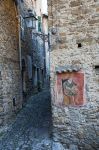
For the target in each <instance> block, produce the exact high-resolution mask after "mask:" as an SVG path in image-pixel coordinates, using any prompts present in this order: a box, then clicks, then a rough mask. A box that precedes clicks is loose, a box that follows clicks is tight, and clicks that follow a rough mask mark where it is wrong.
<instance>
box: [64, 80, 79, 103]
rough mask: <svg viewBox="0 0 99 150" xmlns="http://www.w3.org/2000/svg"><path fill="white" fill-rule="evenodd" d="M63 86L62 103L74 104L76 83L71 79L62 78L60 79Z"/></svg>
mask: <svg viewBox="0 0 99 150" xmlns="http://www.w3.org/2000/svg"><path fill="white" fill-rule="evenodd" d="M62 86H63V95H64V102H63V103H64V104H65V105H76V101H77V99H76V98H77V95H78V88H77V84H76V83H75V82H74V81H73V79H71V78H69V79H64V80H62Z"/></svg>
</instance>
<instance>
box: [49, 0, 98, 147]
mask: <svg viewBox="0 0 99 150" xmlns="http://www.w3.org/2000/svg"><path fill="white" fill-rule="evenodd" d="M48 9H49V31H50V34H51V38H50V47H51V49H50V51H51V52H50V59H51V60H50V66H51V69H50V71H51V73H50V75H51V95H52V108H53V109H52V113H53V126H54V128H53V135H54V140H55V141H60V142H61V143H62V144H63V145H64V147H65V148H69V147H71V146H70V145H72V144H73V145H77V146H78V149H82V150H93V149H98V147H99V75H98V74H96V70H95V66H96V65H99V1H98V0H90V1H89V0H86V1H84V0H75V1H74V0H49V1H48ZM68 65H70V66H74V67H75V66H78V67H81V71H82V72H83V73H84V76H85V89H84V90H85V99H86V103H85V105H82V106H60V105H57V86H56V87H55V85H56V83H57V74H56V69H55V68H56V67H58V68H59V66H61V67H66V66H68Z"/></svg>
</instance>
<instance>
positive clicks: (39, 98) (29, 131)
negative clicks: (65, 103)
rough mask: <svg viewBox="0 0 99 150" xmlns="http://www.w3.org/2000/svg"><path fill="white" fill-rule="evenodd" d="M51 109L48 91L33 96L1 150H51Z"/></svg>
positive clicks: (0, 147)
mask: <svg viewBox="0 0 99 150" xmlns="http://www.w3.org/2000/svg"><path fill="white" fill-rule="evenodd" d="M50 137H51V108H50V94H49V92H48V91H44V92H41V93H39V94H37V95H35V96H32V97H31V98H30V99H29V100H28V103H27V104H26V106H25V107H24V108H23V109H22V110H21V112H20V113H19V114H18V116H17V118H16V120H15V122H14V124H13V125H12V127H11V128H10V130H9V131H8V132H7V133H6V134H5V135H4V137H3V139H2V141H1V142H0V145H1V146H0V150H48V149H49V150H50V149H51V140H50Z"/></svg>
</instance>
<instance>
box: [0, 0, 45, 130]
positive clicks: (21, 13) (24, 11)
mask: <svg viewBox="0 0 99 150" xmlns="http://www.w3.org/2000/svg"><path fill="white" fill-rule="evenodd" d="M41 7H42V5H41V3H40V1H39V0H36V1H35V0H32V1H31V0H1V4H0V127H2V128H3V127H4V126H7V125H8V124H9V122H11V121H12V118H15V115H16V113H17V112H18V110H20V109H21V108H22V105H23V104H24V102H25V100H26V96H27V95H29V94H30V93H32V94H33V92H35V90H36V92H37V91H39V90H41V89H42V88H43V87H44V83H45V82H46V58H45V57H46V47H45V42H46V41H45V37H46V38H48V36H47V35H46V36H45V33H43V31H42V29H43V27H42V18H43V15H42V13H41ZM31 23H32V24H31ZM45 25H47V24H44V26H45ZM47 41H48V40H47ZM47 43H48V42H47ZM2 128H1V129H2Z"/></svg>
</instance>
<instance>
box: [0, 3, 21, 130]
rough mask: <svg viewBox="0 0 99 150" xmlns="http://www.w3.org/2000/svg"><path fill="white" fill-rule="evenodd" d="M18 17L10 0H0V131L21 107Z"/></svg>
mask: <svg viewBox="0 0 99 150" xmlns="http://www.w3.org/2000/svg"><path fill="white" fill-rule="evenodd" d="M18 45H19V44H18V18H17V12H16V7H15V4H14V2H13V1H12V0H1V1H0V131H1V129H2V127H5V125H7V124H8V123H9V121H11V120H10V118H11V117H12V116H13V115H14V114H15V113H14V107H13V99H16V110H17V109H20V108H21V105H22V95H21V93H22V92H21V73H20V68H19V48H18Z"/></svg>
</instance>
